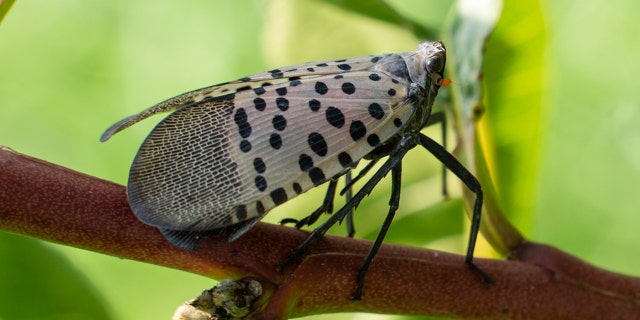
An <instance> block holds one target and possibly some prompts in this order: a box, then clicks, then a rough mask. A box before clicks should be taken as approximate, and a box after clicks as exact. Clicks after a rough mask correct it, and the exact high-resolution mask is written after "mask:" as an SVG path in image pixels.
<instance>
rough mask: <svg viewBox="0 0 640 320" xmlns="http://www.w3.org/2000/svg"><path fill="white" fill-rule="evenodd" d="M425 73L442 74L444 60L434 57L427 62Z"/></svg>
mask: <svg viewBox="0 0 640 320" xmlns="http://www.w3.org/2000/svg"><path fill="white" fill-rule="evenodd" d="M427 71H429V72H437V73H442V71H444V59H442V57H440V56H436V57H432V58H430V59H429V60H427Z"/></svg>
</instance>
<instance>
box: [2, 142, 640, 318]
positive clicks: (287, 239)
mask: <svg viewBox="0 0 640 320" xmlns="http://www.w3.org/2000/svg"><path fill="white" fill-rule="evenodd" d="M0 186H1V187H0V228H1V229H4V230H7V231H11V232H15V233H20V234H24V235H28V236H32V237H36V238H40V239H44V240H48V241H53V242H57V243H62V244H66V245H70V246H75V247H79V248H84V249H87V250H92V251H96V252H102V253H106V254H110V255H114V256H117V257H122V258H127V259H134V260H138V261H144V262H149V263H154V264H158V265H164V266H168V267H172V268H176V269H180V270H185V271H190V272H194V273H198V274H202V275H205V276H209V277H211V278H216V279H221V278H227V277H232V278H241V277H247V276H250V277H255V279H257V280H258V281H260V282H261V283H262V285H263V291H264V293H265V294H264V295H263V297H262V298H261V300H260V301H259V302H258V303H257V304H256V311H255V312H254V314H253V317H255V318H265V319H277V318H286V317H293V316H302V315H307V314H313V313H322V312H345V311H368V312H384V313H403V314H420V315H431V316H449V317H464V318H474V319H480V318H492V319H501V318H504V319H507V318H509V319H522V318H527V319H551V318H553V319H558V318H576V319H600V318H602V317H603V316H606V317H607V318H612V319H613V318H616V319H632V318H640V279H638V278H633V277H628V276H623V275H619V274H614V273H611V272H608V271H604V270H601V269H598V268H595V267H593V266H590V265H588V264H585V263H584V262H583V261H580V260H578V259H576V258H574V257H572V256H569V255H567V254H566V253H563V252H561V251H558V250H556V249H554V248H551V247H547V246H542V245H537V244H532V243H527V244H525V245H523V246H521V247H520V248H519V250H518V251H517V252H514V254H513V255H512V258H513V259H518V260H519V261H514V260H512V261H498V260H487V259H478V261H477V264H478V265H479V266H480V267H481V268H482V269H483V270H485V271H486V272H487V273H488V274H489V275H491V277H493V279H495V283H494V284H493V285H492V286H491V287H489V288H487V287H485V286H484V284H483V282H482V281H480V279H478V278H477V276H476V275H475V274H474V273H473V272H471V271H470V270H468V269H467V268H466V266H465V264H464V258H463V257H462V256H458V255H452V254H447V253H442V252H437V251H430V250H424V249H416V248H407V247H401V246H394V245H383V246H382V248H381V249H380V252H379V254H378V256H377V257H376V259H375V260H374V263H373V264H372V265H371V269H370V271H369V273H368V274H367V278H366V282H365V291H364V297H363V300H362V301H359V302H354V301H351V300H350V296H351V294H352V292H353V290H354V289H355V284H356V283H355V279H356V272H357V270H358V268H359V266H360V264H361V263H362V261H363V258H364V256H365V255H366V253H367V252H368V250H369V248H370V243H369V242H367V241H362V240H355V239H349V238H342V237H331V236H328V237H325V238H324V239H323V240H322V241H320V242H319V243H318V244H317V245H315V246H313V247H312V250H311V252H310V254H309V255H308V256H306V257H305V258H304V259H303V260H302V261H301V262H300V264H299V265H292V266H290V267H288V268H287V269H286V270H284V272H282V273H278V272H277V271H276V270H275V268H274V265H276V264H278V263H279V262H281V261H282V259H283V258H284V257H285V256H286V255H287V254H288V253H289V252H290V250H291V249H292V248H294V247H295V246H297V245H298V244H300V243H301V241H303V240H304V238H305V236H306V233H305V232H302V231H297V230H294V229H292V228H288V227H282V226H276V225H270V224H265V223H261V224H258V225H257V226H256V227H255V228H253V229H252V230H251V231H249V232H248V233H247V234H246V235H244V236H243V237H241V238H240V239H239V240H237V241H235V242H233V243H231V244H229V243H227V242H226V240H224V239H222V238H208V239H206V240H205V241H203V243H202V245H201V246H200V248H199V249H198V250H197V251H196V252H187V251H183V250H180V249H178V248H176V247H174V246H172V245H171V244H169V243H168V242H167V241H165V240H164V238H163V237H162V236H161V235H160V234H159V233H158V231H157V230H156V229H155V228H153V227H149V226H147V225H144V224H142V223H141V222H139V221H138V220H137V219H136V218H135V216H134V215H133V213H131V211H130V209H129V206H128V204H127V200H126V193H125V188H124V187H122V186H120V185H116V184H113V183H111V182H108V181H104V180H100V179H97V178H94V177H91V176H87V175H84V174H81V173H77V172H74V171H71V170H69V169H65V168H62V167H59V166H56V165H53V164H50V163H47V162H44V161H41V160H37V159H33V158H30V157H27V156H24V155H20V154H17V153H15V152H13V151H11V150H9V149H6V148H0ZM527 261H529V262H527ZM194 295H195V293H194Z"/></svg>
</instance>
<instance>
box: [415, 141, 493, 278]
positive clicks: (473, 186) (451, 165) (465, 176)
mask: <svg viewBox="0 0 640 320" xmlns="http://www.w3.org/2000/svg"><path fill="white" fill-rule="evenodd" d="M419 138H420V145H422V146H423V147H424V148H425V149H427V150H428V151H429V152H431V154H433V155H434V156H435V157H436V158H437V159H438V160H440V162H442V164H444V165H445V166H446V167H447V168H448V169H449V170H451V172H453V174H455V175H456V176H457V177H458V178H459V179H460V180H461V181H462V182H463V183H464V184H465V185H466V186H467V188H469V190H471V192H473V193H475V194H476V200H475V203H474V205H473V214H472V216H471V232H470V233H469V244H468V245H467V255H466V258H465V262H466V263H467V265H468V266H469V267H470V268H471V269H472V270H473V271H475V272H476V273H477V274H478V275H480V277H482V280H484V282H485V283H487V284H491V282H492V281H491V278H490V277H489V276H488V275H487V274H486V273H485V272H484V271H482V270H481V269H480V268H478V266H476V265H475V264H474V263H473V250H474V249H475V246H476V238H477V237H478V231H480V217H481V214H482V188H481V186H480V182H478V179H476V177H474V176H473V174H472V173H471V172H469V170H467V168H465V167H464V166H463V165H462V164H461V163H460V162H459V161H458V160H457V159H456V158H455V157H454V156H453V155H452V154H451V153H449V151H447V149H445V148H444V147H443V146H441V145H439V144H438V143H437V142H435V141H434V140H433V139H431V138H429V137H427V136H425V135H424V134H422V133H421V134H419Z"/></svg>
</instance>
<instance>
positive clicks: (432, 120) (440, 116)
mask: <svg viewBox="0 0 640 320" xmlns="http://www.w3.org/2000/svg"><path fill="white" fill-rule="evenodd" d="M438 123H441V124H442V146H443V147H444V148H445V149H447V115H446V114H445V113H444V111H438V112H434V113H432V114H431V115H430V116H429V120H428V121H427V124H426V125H425V127H428V126H432V125H435V124H438ZM442 195H443V196H444V197H445V198H446V197H448V196H449V192H448V191H447V167H446V166H445V165H444V164H443V165H442Z"/></svg>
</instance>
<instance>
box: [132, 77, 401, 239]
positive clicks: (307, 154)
mask: <svg viewBox="0 0 640 320" xmlns="http://www.w3.org/2000/svg"><path fill="white" fill-rule="evenodd" d="M261 88H263V90H264V91H260V92H255V90H241V91H238V92H236V93H235V94H233V95H226V96H222V97H215V98H205V99H203V100H202V101H199V102H197V103H194V104H192V105H189V106H188V107H184V108H181V109H179V110H177V111H176V112H174V113H172V114H170V115H169V116H168V117H167V118H165V119H164V120H162V121H161V122H160V123H159V124H158V126H157V127H156V128H155V129H154V130H153V131H152V133H151V134H150V135H149V137H147V139H146V140H145V141H144V143H143V144H142V146H141V148H140V150H139V152H138V154H137V156H136V159H135V160H134V163H133V165H132V167H131V172H130V177H129V185H128V188H129V201H130V203H131V206H132V208H133V210H134V212H135V213H136V215H137V216H138V217H139V218H140V219H141V220H143V221H144V222H146V223H148V224H151V225H154V226H157V227H159V228H163V229H171V230H181V231H206V230H213V229H221V228H226V227H230V226H233V225H236V224H238V223H242V222H245V221H250V220H251V219H256V218H259V217H261V216H262V215H264V214H265V213H266V212H267V211H269V210H270V209H271V208H273V207H275V206H277V205H280V204H282V203H284V202H285V201H287V200H289V199H291V198H293V197H295V196H296V195H298V194H300V193H303V192H305V191H306V190H308V189H310V188H312V187H314V186H317V185H319V184H321V183H323V182H325V181H326V180H328V179H331V178H332V177H335V176H338V175H340V174H342V173H343V172H345V170H346V169H348V168H350V167H351V166H352V165H354V164H355V163H356V162H357V161H358V160H359V159H361V158H362V157H363V156H365V155H366V154H368V153H369V152H371V151H372V150H373V149H374V148H375V147H377V146H379V145H381V144H382V143H384V141H386V140H387V139H389V138H390V137H391V136H393V135H394V134H395V133H396V132H397V131H398V130H399V128H400V127H402V125H403V124H404V123H406V122H407V120H408V119H409V117H411V115H412V114H413V111H414V108H413V105H411V104H410V103H407V99H406V97H407V88H408V83H407V81H406V79H399V80H398V79H396V78H394V77H392V76H391V75H389V74H386V73H384V72H373V71H362V72H349V73H345V74H342V75H337V76H336V75H328V76H321V77H315V78H313V79H305V80H292V81H289V82H286V83H280V84H277V85H270V86H265V87H261Z"/></svg>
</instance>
